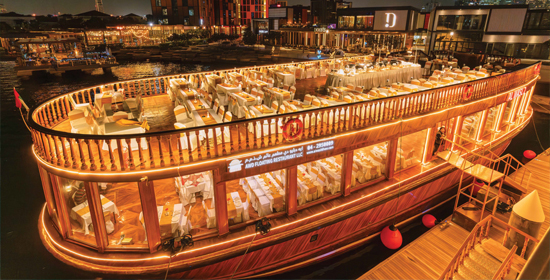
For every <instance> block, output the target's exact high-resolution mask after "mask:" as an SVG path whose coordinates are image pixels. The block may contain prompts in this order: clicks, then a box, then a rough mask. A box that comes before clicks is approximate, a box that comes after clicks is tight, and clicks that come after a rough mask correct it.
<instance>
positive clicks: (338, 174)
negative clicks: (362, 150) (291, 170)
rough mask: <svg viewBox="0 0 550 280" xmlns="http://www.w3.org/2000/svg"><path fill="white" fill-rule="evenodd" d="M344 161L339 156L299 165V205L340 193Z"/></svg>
mask: <svg viewBox="0 0 550 280" xmlns="http://www.w3.org/2000/svg"><path fill="white" fill-rule="evenodd" d="M342 161H343V156H342V155H338V156H334V157H328V158H325V159H321V160H317V161H313V162H308V163H306V164H301V165H298V205H304V204H306V203H308V202H312V201H315V200H317V199H321V198H323V197H327V196H330V195H333V194H336V193H339V192H340V190H341V181H342Z"/></svg>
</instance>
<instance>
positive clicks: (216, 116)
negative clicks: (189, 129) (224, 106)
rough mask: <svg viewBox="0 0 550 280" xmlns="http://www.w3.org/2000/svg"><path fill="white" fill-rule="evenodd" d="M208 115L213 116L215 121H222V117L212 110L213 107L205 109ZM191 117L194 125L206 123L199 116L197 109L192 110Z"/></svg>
mask: <svg viewBox="0 0 550 280" xmlns="http://www.w3.org/2000/svg"><path fill="white" fill-rule="evenodd" d="M206 110H207V111H208V112H209V113H210V115H211V116H212V117H213V118H214V120H215V121H216V122H217V123H222V119H221V118H220V116H218V114H216V112H214V110H213V109H206ZM193 117H194V119H195V126H204V125H206V124H205V123H204V121H203V120H202V118H201V116H200V115H199V112H197V111H193Z"/></svg>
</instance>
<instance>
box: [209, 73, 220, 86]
mask: <svg viewBox="0 0 550 280" xmlns="http://www.w3.org/2000/svg"><path fill="white" fill-rule="evenodd" d="M206 80H207V81H208V83H209V84H210V85H211V86H213V87H216V85H217V84H218V83H220V82H221V77H220V76H218V75H206Z"/></svg>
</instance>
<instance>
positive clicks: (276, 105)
mask: <svg viewBox="0 0 550 280" xmlns="http://www.w3.org/2000/svg"><path fill="white" fill-rule="evenodd" d="M271 108H272V109H273V110H275V113H278V112H279V102H277V101H273V102H271Z"/></svg>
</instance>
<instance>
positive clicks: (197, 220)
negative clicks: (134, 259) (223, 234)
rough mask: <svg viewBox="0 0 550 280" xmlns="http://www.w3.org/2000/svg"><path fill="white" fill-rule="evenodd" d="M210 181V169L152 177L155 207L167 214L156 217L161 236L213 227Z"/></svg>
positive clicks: (209, 230) (182, 233) (196, 231)
mask: <svg viewBox="0 0 550 280" xmlns="http://www.w3.org/2000/svg"><path fill="white" fill-rule="evenodd" d="M213 181H214V179H213V177H212V172H211V171H205V172H200V173H195V174H191V175H184V176H181V177H175V178H168V179H162V180H155V182H154V183H155V197H156V199H157V208H158V211H163V213H167V216H169V217H165V216H166V215H161V217H160V220H159V225H160V236H161V238H162V239H165V238H170V237H173V236H177V235H184V234H192V235H193V236H196V235H200V234H203V233H207V232H211V231H213V230H215V229H216V209H215V206H216V205H215V203H214V184H213Z"/></svg>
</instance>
